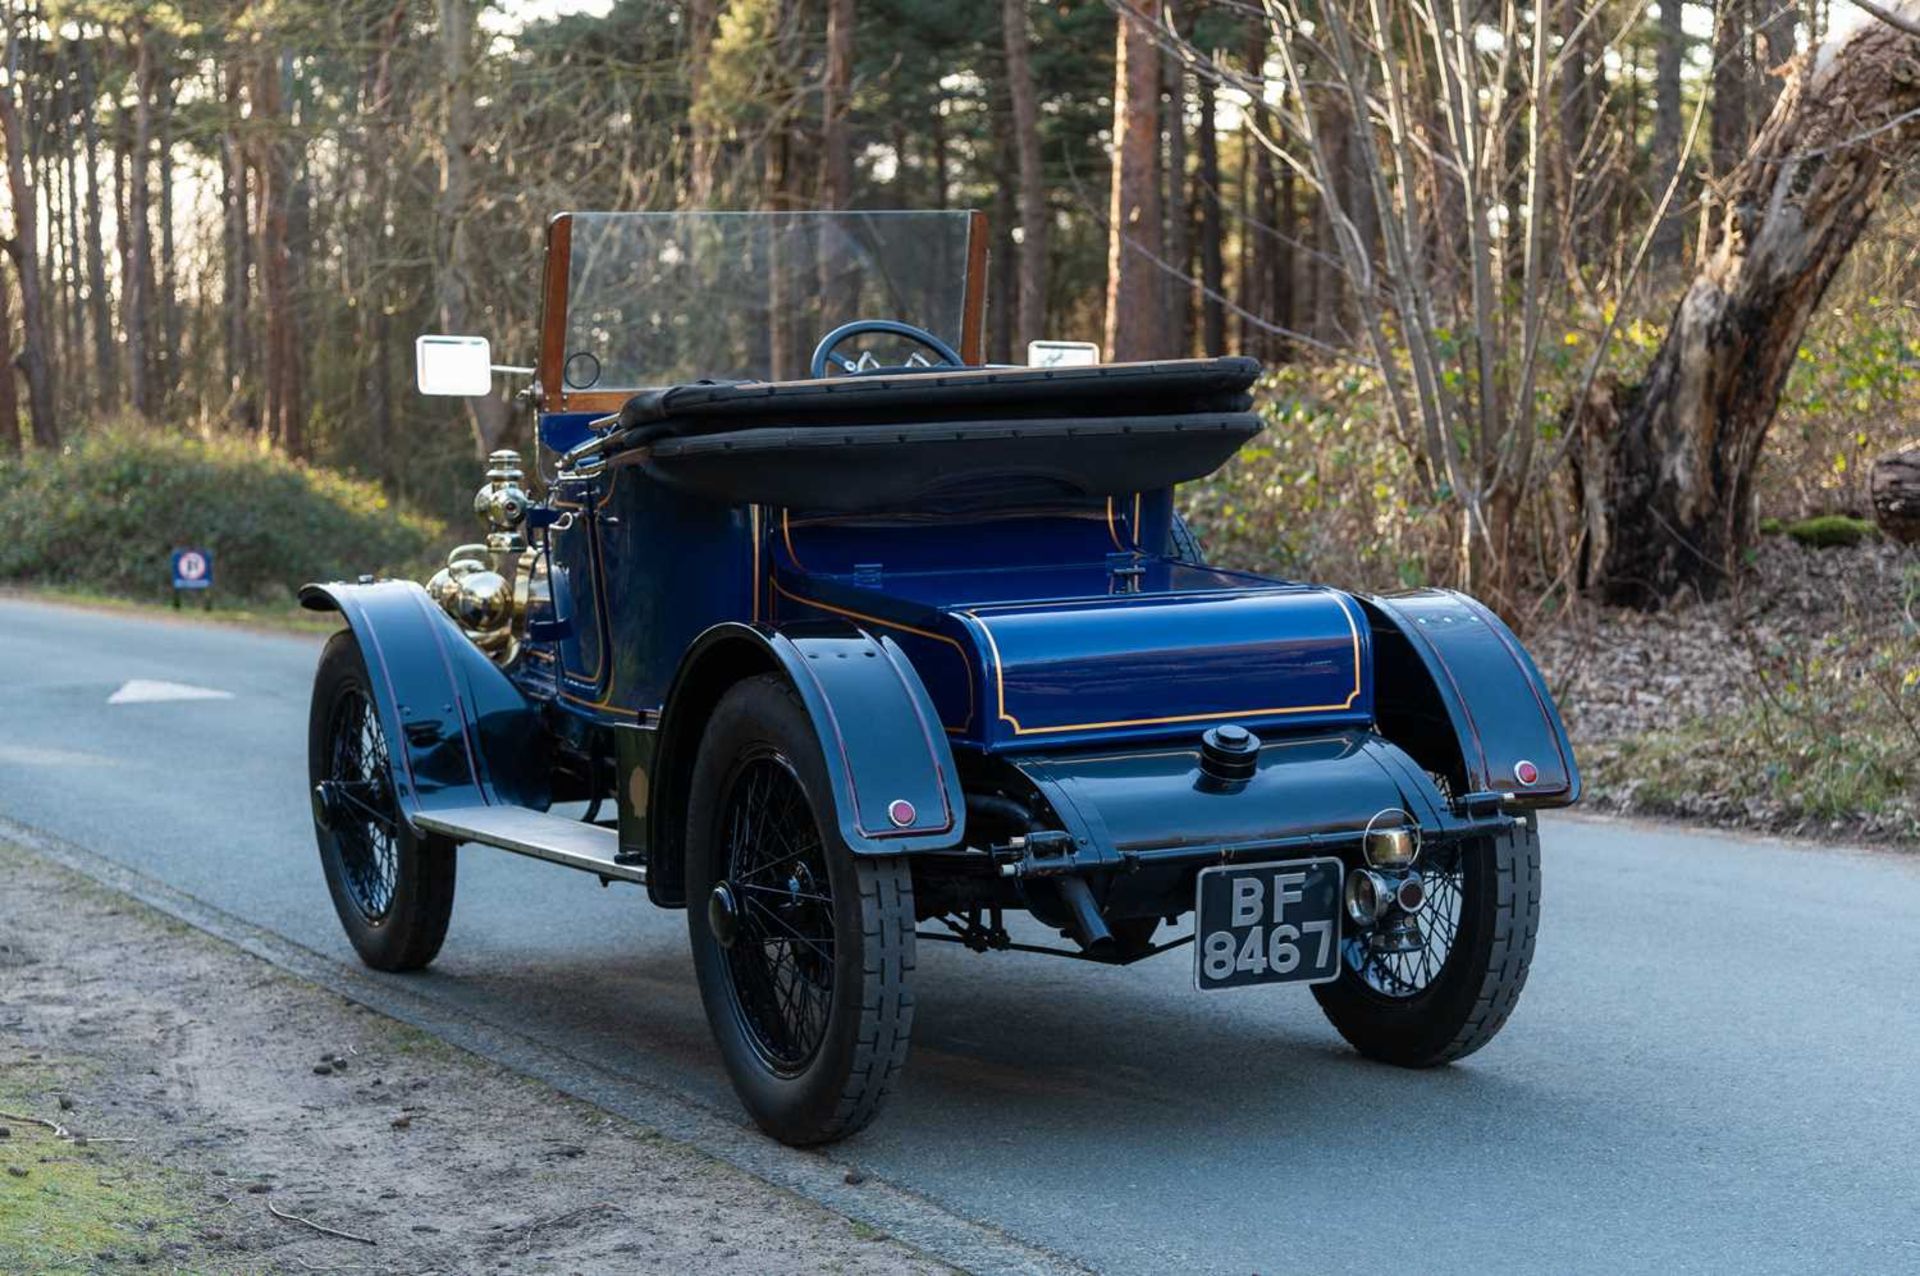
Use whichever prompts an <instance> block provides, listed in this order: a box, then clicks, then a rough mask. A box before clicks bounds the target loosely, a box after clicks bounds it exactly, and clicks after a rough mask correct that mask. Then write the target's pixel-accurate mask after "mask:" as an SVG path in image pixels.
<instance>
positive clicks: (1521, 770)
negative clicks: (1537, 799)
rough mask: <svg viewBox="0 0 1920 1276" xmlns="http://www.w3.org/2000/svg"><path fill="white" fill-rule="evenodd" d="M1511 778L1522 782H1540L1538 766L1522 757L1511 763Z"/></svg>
mask: <svg viewBox="0 0 1920 1276" xmlns="http://www.w3.org/2000/svg"><path fill="white" fill-rule="evenodd" d="M1513 778H1514V779H1516V780H1518V781H1520V783H1522V784H1538V783H1539V782H1540V768H1539V767H1537V766H1535V765H1534V764H1533V763H1531V762H1528V761H1526V760H1525V759H1522V760H1521V761H1519V762H1516V763H1514V764H1513Z"/></svg>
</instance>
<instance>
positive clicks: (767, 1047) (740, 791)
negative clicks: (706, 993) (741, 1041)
mask: <svg viewBox="0 0 1920 1276" xmlns="http://www.w3.org/2000/svg"><path fill="white" fill-rule="evenodd" d="M721 828H722V829H723V830H724V832H723V837H724V839H725V840H724V843H723V846H722V854H723V863H724V866H725V868H724V872H725V880H726V881H727V882H728V883H730V884H731V886H732V888H733V890H734V892H735V894H736V896H737V898H738V899H739V901H740V911H739V932H738V935H737V937H736V938H735V939H734V942H733V944H732V946H731V947H730V948H728V949H727V955H726V967H727V975H728V982H729V984H730V986H731V988H732V992H733V1002H734V1007H735V1010H736V1011H737V1013H738V1014H739V1015H740V1018H741V1022H742V1023H743V1024H744V1026H745V1027H746V1029H747V1033H748V1036H749V1037H750V1038H751V1040H752V1042H753V1045H754V1047H755V1049H756V1050H757V1051H758V1052H759V1054H760V1056H761V1057H762V1058H763V1059H764V1060H765V1061H766V1063H767V1065H768V1066H769V1067H770V1068H772V1069H773V1070H774V1071H775V1072H776V1073H779V1074H781V1075H783V1076H791V1075H794V1074H796V1073H798V1072H800V1071H801V1070H803V1069H804V1068H805V1067H806V1066H807V1064H808V1063H809V1062H810V1061H812V1059H813V1057H814V1055H815V1054H817V1053H818V1052H819V1049H820V1043H821V1042H822V1041H823V1040H824V1039H825V1038H826V1034H827V1020H828V1018H829V1015H830V1012H831V1010H832V1007H833V976H834V917H833V887H832V883H831V881H830V879H829V875H828V870H827V859H826V847H825V846H824V845H823V844H822V843H821V840H820V833H819V828H818V825H817V824H816V823H815V820H814V816H813V810H812V808H811V806H809V805H808V802H807V795H806V790H805V788H804V787H803V786H802V785H801V782H800V777H799V776H798V775H797V774H796V773H795V771H794V769H793V765H792V763H790V762H789V761H788V760H787V759H786V758H784V757H782V756H780V755H779V754H777V753H763V754H758V755H755V756H751V757H748V758H747V759H745V760H744V761H743V762H742V764H741V765H740V767H739V768H738V770H737V771H736V772H735V773H734V776H733V779H732V781H731V783H730V785H729V786H728V788H727V790H726V796H725V797H724V798H723V799H722V806H721Z"/></svg>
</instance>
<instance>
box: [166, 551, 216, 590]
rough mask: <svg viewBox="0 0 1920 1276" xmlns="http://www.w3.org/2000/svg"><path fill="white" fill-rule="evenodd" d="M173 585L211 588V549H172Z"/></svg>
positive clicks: (190, 587) (183, 587)
mask: <svg viewBox="0 0 1920 1276" xmlns="http://www.w3.org/2000/svg"><path fill="white" fill-rule="evenodd" d="M173 587H174V588H175V589H212V588H213V551H212V550H210V549H176V550H174V551H173Z"/></svg>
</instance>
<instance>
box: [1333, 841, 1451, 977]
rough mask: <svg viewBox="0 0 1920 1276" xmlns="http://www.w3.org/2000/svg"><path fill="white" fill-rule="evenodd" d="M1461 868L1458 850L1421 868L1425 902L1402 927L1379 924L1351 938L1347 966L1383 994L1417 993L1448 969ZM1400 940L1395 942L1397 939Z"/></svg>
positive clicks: (1346, 946) (1346, 943) (1344, 950)
mask: <svg viewBox="0 0 1920 1276" xmlns="http://www.w3.org/2000/svg"><path fill="white" fill-rule="evenodd" d="M1462 877H1463V868H1462V864H1461V859H1460V856H1459V854H1458V853H1457V852H1455V853H1453V854H1452V855H1450V857H1449V859H1448V860H1447V861H1446V862H1444V863H1436V864H1427V865H1424V866H1423V867H1422V871H1421V873H1420V883H1421V885H1422V886H1423V887H1425V888H1426V894H1427V900H1426V904H1425V905H1424V906H1423V907H1422V908H1421V909H1420V912H1419V914H1418V915H1417V916H1415V917H1413V918H1412V919H1411V921H1410V924H1404V926H1403V928H1399V929H1395V928H1387V929H1376V930H1373V931H1369V932H1367V933H1366V934H1362V935H1353V936H1349V937H1347V938H1346V939H1345V940H1343V941H1342V943H1341V950H1342V952H1341V955H1342V956H1343V957H1344V958H1345V959H1346V964H1347V968H1348V969H1349V970H1351V971H1353V973H1354V974H1356V975H1357V976H1359V978H1360V981H1361V982H1362V983H1363V984H1365V985H1366V986H1367V987H1368V988H1370V989H1371V990H1373V991H1374V992H1375V993H1377V994H1379V995H1380V996H1382V997H1394V998H1402V997H1414V996H1418V995H1419V994H1420V993H1422V992H1425V991H1426V990H1427V989H1428V988H1429V987H1431V986H1432V985H1433V981H1434V980H1435V979H1437V978H1439V976H1440V972H1441V971H1442V970H1444V969H1446V965H1447V959H1448V958H1449V957H1450V956H1452V955H1453V950H1454V944H1455V941H1456V940H1457V939H1458V938H1459V935H1460V909H1461V905H1462V902H1463V898H1464V895H1463V891H1462ZM1396 940H1397V941H1398V942H1393V941H1396Z"/></svg>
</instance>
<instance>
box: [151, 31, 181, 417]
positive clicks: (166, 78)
mask: <svg viewBox="0 0 1920 1276" xmlns="http://www.w3.org/2000/svg"><path fill="white" fill-rule="evenodd" d="M154 88H155V94H156V97H157V98H158V102H157V105H158V108H159V109H158V111H157V114H158V116H159V128H158V130H157V137H158V141H159V145H160V198H159V214H160V294H159V302H160V304H159V320H160V343H159V346H158V348H157V349H156V350H155V352H154V355H155V357H154V367H155V369H156V373H157V377H158V386H157V389H158V398H159V400H160V406H161V407H162V408H163V409H164V408H165V407H166V406H167V404H168V403H170V402H171V400H172V399H173V396H174V395H175V393H177V392H178V390H179V388H180V291H179V283H180V276H179V269H178V266H177V264H176V263H175V261H174V252H173V112H174V96H173V72H172V70H171V69H170V68H162V69H161V70H160V71H159V73H158V74H157V75H155V77H154Z"/></svg>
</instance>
